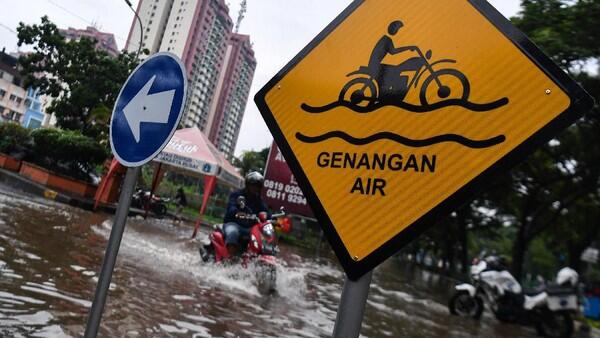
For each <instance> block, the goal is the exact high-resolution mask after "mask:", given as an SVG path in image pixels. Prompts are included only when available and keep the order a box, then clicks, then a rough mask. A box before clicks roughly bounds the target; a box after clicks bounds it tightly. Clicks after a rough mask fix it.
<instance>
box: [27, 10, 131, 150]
mask: <svg viewBox="0 0 600 338" xmlns="http://www.w3.org/2000/svg"><path fill="white" fill-rule="evenodd" d="M17 32H18V39H19V41H18V46H23V45H30V46H32V47H33V52H31V53H28V54H24V55H22V56H21V57H20V58H19V66H20V70H21V73H22V74H23V75H24V81H25V86H26V87H29V86H33V87H36V88H39V89H40V91H41V93H42V94H46V95H49V96H51V97H52V98H53V99H54V100H53V101H52V103H51V104H50V106H49V107H48V109H47V112H48V113H50V114H54V115H55V116H56V119H57V124H58V126H59V127H61V128H63V129H69V130H77V131H80V132H81V133H82V134H84V135H86V136H90V137H92V138H94V139H96V140H98V141H100V142H101V143H104V144H106V141H107V139H108V119H109V117H110V111H111V108H110V107H113V105H114V102H115V100H116V98H117V95H118V94H119V89H120V87H121V85H122V84H123V83H124V82H125V80H126V79H127V76H128V75H129V73H130V72H131V71H132V70H133V68H134V67H135V66H136V64H137V61H136V59H135V55H134V54H130V53H126V52H123V53H122V54H120V55H119V56H117V57H116V58H115V57H111V56H110V55H108V54H107V53H106V52H104V51H102V50H98V49H96V47H95V44H96V42H95V41H93V40H89V39H85V38H83V39H81V40H77V41H75V40H71V41H66V40H65V38H64V37H63V36H62V35H61V34H60V31H59V30H58V28H57V27H56V25H55V24H54V23H52V22H51V21H50V20H49V19H48V17H47V16H44V17H42V18H41V23H40V24H39V25H37V24H34V25H26V24H24V23H19V27H18V28H17Z"/></svg>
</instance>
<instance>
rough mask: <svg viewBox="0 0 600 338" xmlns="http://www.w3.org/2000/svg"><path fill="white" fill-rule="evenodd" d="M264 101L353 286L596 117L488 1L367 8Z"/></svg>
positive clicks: (324, 38)
mask: <svg viewBox="0 0 600 338" xmlns="http://www.w3.org/2000/svg"><path fill="white" fill-rule="evenodd" d="M255 100H256V103H257V105H258V107H259V109H260V111H261V113H262V115H263V117H264V118H265V120H266V122H267V125H268V126H269V128H270V130H271V132H272V133H273V135H274V138H275V140H276V142H277V144H278V145H279V146H280V147H281V150H282V152H283V154H284V156H285V158H286V160H287V161H288V163H289V165H290V167H291V169H292V171H293V173H294V175H295V176H296V178H297V180H298V182H299V184H300V186H301V187H302V189H303V191H304V192H305V194H306V195H307V198H308V200H309V203H310V205H311V207H312V209H313V211H314V212H315V214H316V216H317V217H318V219H319V220H320V222H321V224H322V225H323V227H324V230H325V233H326V235H327V236H328V239H329V241H330V242H331V243H332V246H333V248H334V250H335V251H336V254H337V256H338V259H339V260H340V262H341V264H342V266H343V267H344V269H345V271H346V273H347V275H348V276H349V277H350V278H352V279H356V278H358V277H360V276H361V275H363V274H364V273H366V272H368V271H369V270H371V269H373V268H374V267H375V266H377V265H378V264H379V263H381V262H382V261H383V260H385V259H386V258H388V257H389V256H391V255H393V254H394V253H395V252H397V251H398V250H399V249H400V248H401V247H402V246H404V245H405V244H407V243H409V242H410V241H411V240H413V239H414V238H415V237H416V236H417V235H419V234H420V233H421V232H423V231H424V230H425V228H426V227H427V226H428V225H430V224H432V223H434V222H435V221H436V220H439V219H441V217H442V216H444V215H446V214H448V213H450V212H451V211H452V210H453V209H454V208H456V207H457V206H459V205H460V204H461V203H464V202H465V201H467V199H468V198H470V197H472V196H473V193H474V192H475V191H476V190H478V189H480V188H481V186H482V185H483V184H484V183H486V181H489V180H490V179H491V178H492V177H493V174H494V173H498V172H503V171H506V170H508V169H509V168H510V167H511V166H512V165H514V164H516V163H517V162H518V161H520V160H522V159H523V158H524V156H525V155H526V154H528V153H531V152H532V151H533V150H534V148H535V147H536V146H538V145H541V144H543V143H544V142H546V141H548V140H550V139H551V138H552V137H553V136H554V135H556V134H557V133H558V132H559V131H561V130H562V129H564V128H565V127H567V126H568V125H570V124H571V123H573V122H574V121H575V120H576V119H577V118H578V117H580V116H581V114H582V113H583V112H584V111H586V110H588V109H590V108H591V106H592V105H593V100H592V99H591V97H590V96H589V95H588V94H587V93H586V92H585V91H584V90H583V89H582V88H580V87H579V86H578V85H577V84H576V83H575V82H574V81H573V80H572V79H570V78H569V77H568V76H567V75H565V73H564V72H563V71H561V70H560V69H559V68H558V67H557V66H556V65H555V64H554V63H552V61H550V60H549V59H548V58H547V57H546V56H545V55H543V54H542V52H540V50H538V49H537V47H536V46H535V45H534V44H533V43H532V42H530V41H529V40H528V39H527V37H526V36H524V35H523V34H522V33H521V32H519V31H518V30H517V29H516V28H514V27H513V26H512V25H511V24H510V22H509V21H508V20H506V19H505V18H504V17H503V16H502V15H501V14H500V13H498V12H497V11H496V10H495V9H494V8H493V7H492V6H491V5H490V4H488V3H487V2H486V1H484V0H468V1H467V0H444V1H439V0H404V1H397V0H356V1H354V2H353V3H352V4H351V5H350V6H349V7H348V8H347V9H346V10H345V11H344V12H343V13H342V14H340V16H338V17H337V18H336V19H335V20H334V21H333V22H332V23H331V24H330V25H329V26H327V28H325V30H324V31H323V32H321V33H320V34H319V35H318V36H317V37H316V38H315V39H314V40H313V41H312V42H311V43H310V44H309V45H308V46H307V47H305V48H304V49H303V50H302V51H301V52H300V54H298V55H297V56H296V57H295V58H294V59H293V60H292V61H291V62H290V63H289V64H288V65H287V66H285V68H284V69H283V70H281V71H280V72H279V73H278V74H277V75H276V76H275V77H274V78H273V79H272V80H271V81H270V82H269V83H268V84H267V85H266V86H265V87H264V88H263V89H262V90H261V91H260V92H259V93H258V94H257V95H256V98H255Z"/></svg>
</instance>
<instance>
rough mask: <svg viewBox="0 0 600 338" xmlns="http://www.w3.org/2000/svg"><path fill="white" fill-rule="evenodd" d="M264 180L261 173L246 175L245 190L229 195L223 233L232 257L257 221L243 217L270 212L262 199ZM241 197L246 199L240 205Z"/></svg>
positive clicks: (254, 172)
mask: <svg viewBox="0 0 600 338" xmlns="http://www.w3.org/2000/svg"><path fill="white" fill-rule="evenodd" d="M264 180H265V179H264V177H263V176H262V175H261V174H260V173H258V172H256V171H253V172H250V173H249V174H248V175H246V180H245V187H244V189H242V190H238V191H235V192H233V193H232V194H231V195H229V202H228V204H227V211H226V213H225V218H224V220H223V223H224V225H223V232H225V244H226V245H227V250H228V251H229V254H230V255H235V253H236V252H237V249H238V245H239V240H240V237H241V236H249V235H250V228H251V227H252V226H253V225H254V224H255V223H256V221H253V220H248V219H244V218H243V217H244V216H246V215H258V213H260V212H263V211H264V212H267V214H268V212H269V211H268V209H267V205H266V204H265V202H264V201H263V200H262V199H261V197H260V192H261V190H262V186H263V183H264ZM240 197H244V201H243V203H240ZM268 217H270V215H268Z"/></svg>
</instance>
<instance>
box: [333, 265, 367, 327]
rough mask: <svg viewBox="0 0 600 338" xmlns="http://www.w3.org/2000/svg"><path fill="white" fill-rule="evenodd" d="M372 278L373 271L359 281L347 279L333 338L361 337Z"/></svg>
mask: <svg viewBox="0 0 600 338" xmlns="http://www.w3.org/2000/svg"><path fill="white" fill-rule="evenodd" d="M372 277H373V271H369V272H367V273H366V274H365V275H363V276H362V277H360V278H359V279H358V280H357V281H353V280H351V279H349V278H347V277H346V281H345V282H344V289H343V290H342V298H341V299H340V305H339V307H338V312H337V317H336V318H335V326H334V328H333V338H358V337H359V336H360V327H361V326H362V320H363V315H364V313H365V304H366V303H367V296H368V295H369V288H370V286H371V279H372Z"/></svg>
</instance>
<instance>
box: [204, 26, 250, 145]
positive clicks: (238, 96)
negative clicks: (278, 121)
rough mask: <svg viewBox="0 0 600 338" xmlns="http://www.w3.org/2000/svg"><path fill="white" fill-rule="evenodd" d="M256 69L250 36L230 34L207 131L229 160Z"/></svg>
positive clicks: (235, 142) (210, 138)
mask: <svg viewBox="0 0 600 338" xmlns="http://www.w3.org/2000/svg"><path fill="white" fill-rule="evenodd" d="M255 69H256V59H255V57H254V51H253V50H252V44H251V43H250V37H249V36H248V35H242V34H236V33H233V34H232V35H231V38H230V39H229V43H228V45H227V50H226V52H225V62H224V63H223V67H222V69H221V71H220V76H219V82H218V84H217V95H216V96H215V99H214V100H213V102H212V105H211V109H210V112H209V120H208V125H209V126H210V128H209V129H207V132H206V134H207V135H208V137H209V140H210V141H211V142H213V144H214V145H215V146H216V147H217V148H218V149H219V150H220V151H221V152H223V153H224V154H226V155H228V156H229V157H231V156H233V152H234V150H235V146H236V144H237V139H238V136H239V133H240V127H241V125H242V118H243V117H244V111H245V110H246V104H247V102H248V93H249V92H250V86H251V85H252V79H253V78H254V70H255Z"/></svg>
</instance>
